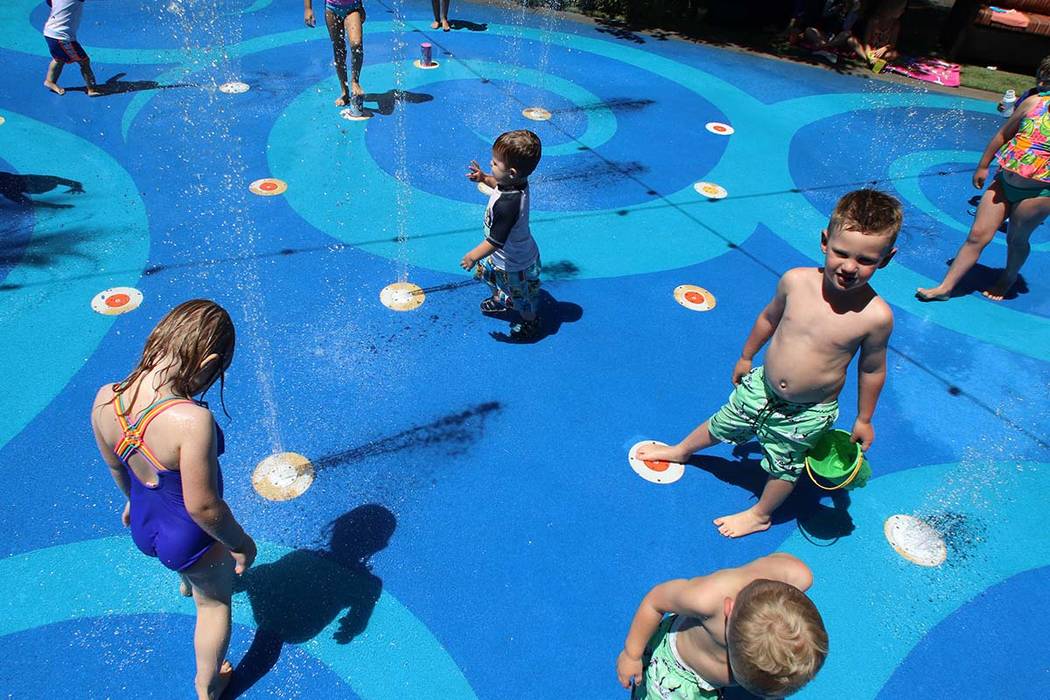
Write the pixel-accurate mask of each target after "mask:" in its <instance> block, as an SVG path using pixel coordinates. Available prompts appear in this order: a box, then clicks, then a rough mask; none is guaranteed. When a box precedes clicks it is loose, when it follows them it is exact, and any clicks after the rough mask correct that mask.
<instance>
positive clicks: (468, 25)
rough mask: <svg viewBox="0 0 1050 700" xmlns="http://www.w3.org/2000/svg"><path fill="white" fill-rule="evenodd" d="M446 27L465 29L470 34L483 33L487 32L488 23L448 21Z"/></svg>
mask: <svg viewBox="0 0 1050 700" xmlns="http://www.w3.org/2000/svg"><path fill="white" fill-rule="evenodd" d="M448 26H450V27H452V28H453V29H467V30H469V31H472V32H485V31H488V28H489V25H488V22H482V23H481V24H478V23H477V22H469V21H467V20H465V19H450V20H449V21H448Z"/></svg>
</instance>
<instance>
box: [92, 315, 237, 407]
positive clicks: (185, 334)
mask: <svg viewBox="0 0 1050 700" xmlns="http://www.w3.org/2000/svg"><path fill="white" fill-rule="evenodd" d="M236 340H237V334H236V332H235V331H234V328H233V320H232V319H231V318H230V315H229V314H228V313H226V309H224V308H222V307H221V306H219V305H218V304H216V303H215V302H214V301H209V300H207V299H192V300H190V301H186V302H183V303H181V304H179V305H178V306H176V307H175V308H174V309H172V310H171V311H169V312H168V313H167V314H166V315H165V316H164V318H162V319H161V320H160V322H159V323H157V326H156V328H154V329H153V330H152V331H151V332H150V334H149V337H148V338H146V347H144V348H143V349H142V357H141V358H140V359H139V362H138V365H136V366H135V369H134V370H132V372H131V374H129V375H128V376H127V377H126V378H125V379H124V381H122V382H120V383H118V384H114V385H113V394H114V400H116V397H117V395H119V394H121V393H123V392H124V391H126V390H127V388H128V387H130V386H131V384H132V383H133V382H134V381H135V380H136V379H138V378H139V377H141V376H143V375H145V374H148V373H149V372H151V371H153V370H154V369H157V368H158V367H159V368H160V369H162V370H164V371H167V370H171V371H172V372H173V374H172V375H171V377H170V379H171V386H172V389H173V390H174V391H175V393H176V394H177V395H179V396H192V395H193V390H194V388H195V387H194V386H193V379H194V377H195V376H196V375H197V373H198V372H200V366H201V362H203V361H204V360H205V358H207V357H208V356H209V355H212V354H217V355H218V356H219V359H218V361H216V362H214V363H213V364H212V367H213V368H214V370H213V371H214V372H218V373H219V376H218V378H219V381H220V384H219V392H220V393H219V396H220V401H222V391H223V389H224V388H225V384H226V370H225V366H226V361H227V358H229V357H230V356H231V355H232V354H233V349H234V345H235V344H236ZM214 379H215V376H214V375H212V378H211V381H214ZM209 383H210V382H209ZM137 391H138V389H136V392H137ZM132 400H134V399H132ZM225 411H226V405H225V402H223V412H224V413H225ZM227 415H228V414H227Z"/></svg>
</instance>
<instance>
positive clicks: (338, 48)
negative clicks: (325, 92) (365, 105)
mask: <svg viewBox="0 0 1050 700" xmlns="http://www.w3.org/2000/svg"><path fill="white" fill-rule="evenodd" d="M324 22H325V25H326V26H327V27H328V36H329V37H330V38H331V39H332V56H333V58H334V59H335V74H336V77H338V78H339V87H340V89H342V91H343V94H342V95H340V96H339V99H337V100H336V101H335V103H336V104H337V105H340V106H342V105H345V104H347V103H348V102H349V101H350V90H349V88H347V86H346V38H345V37H344V35H343V33H344V28H343V21H342V20H341V19H339V16H338V15H337V14H335V13H334V12H332V11H331V10H328V9H326V10H325V11H324Z"/></svg>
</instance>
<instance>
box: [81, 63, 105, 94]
mask: <svg viewBox="0 0 1050 700" xmlns="http://www.w3.org/2000/svg"><path fill="white" fill-rule="evenodd" d="M80 74H81V75H82V76H84V85H85V86H87V94H88V96H89V97H96V96H98V95H101V94H102V91H101V90H99V89H98V87H97V86H96V85H95V73H94V72H93V71H92V70H91V61H89V60H87V59H84V60H83V61H81V62H80Z"/></svg>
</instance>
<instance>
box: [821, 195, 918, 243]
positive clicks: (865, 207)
mask: <svg viewBox="0 0 1050 700" xmlns="http://www.w3.org/2000/svg"><path fill="white" fill-rule="evenodd" d="M903 221H904V212H903V211H902V209H901V203H900V202H898V201H897V200H896V198H894V197H891V196H890V195H888V194H886V193H885V192H879V191H878V190H870V189H864V190H854V191H853V192H850V193H849V194H845V195H843V196H842V199H840V200H839V201H838V203H837V204H835V210H834V211H833V212H831V222H830V223H829V224H828V231H829V232H832V231H838V230H843V229H845V230H848V231H859V232H861V233H866V234H869V235H873V236H889V238H890V245H893V244H894V243H895V242H896V240H897V234H898V233H899V232H900V230H901V223H902V222H903Z"/></svg>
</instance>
